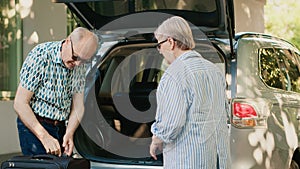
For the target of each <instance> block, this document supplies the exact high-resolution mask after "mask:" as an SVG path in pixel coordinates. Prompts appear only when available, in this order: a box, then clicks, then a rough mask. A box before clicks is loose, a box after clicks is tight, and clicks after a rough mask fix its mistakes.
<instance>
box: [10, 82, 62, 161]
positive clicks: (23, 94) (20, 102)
mask: <svg viewBox="0 0 300 169" xmlns="http://www.w3.org/2000/svg"><path fill="white" fill-rule="evenodd" d="M33 94H34V93H33V92H31V91H29V90H27V89H25V88H24V87H22V86H21V84H20V85H19V87H18V90H17V93H16V97H15V100H14V109H15V111H16V112H17V114H18V116H19V118H20V119H21V121H22V122H23V123H24V124H25V126H26V127H27V128H28V129H29V130H30V131H31V132H33V134H34V135H35V136H36V137H37V138H38V139H39V140H40V141H41V142H42V144H43V146H44V148H45V150H46V152H47V153H51V154H55V155H59V156H60V155H61V150H60V145H59V142H58V140H56V139H55V138H53V137H52V136H51V135H50V134H49V133H48V132H47V131H46V130H45V129H44V127H43V126H42V125H41V124H40V123H39V121H38V120H37V118H36V117H35V115H34V113H33V111H32V109H31V107H30V104H29V103H30V99H31V98H32V96H33Z"/></svg>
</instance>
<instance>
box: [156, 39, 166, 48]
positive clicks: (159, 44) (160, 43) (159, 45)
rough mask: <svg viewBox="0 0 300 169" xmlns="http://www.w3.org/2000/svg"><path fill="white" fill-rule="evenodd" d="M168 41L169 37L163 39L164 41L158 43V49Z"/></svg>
mask: <svg viewBox="0 0 300 169" xmlns="http://www.w3.org/2000/svg"><path fill="white" fill-rule="evenodd" d="M167 41H168V39H166V40H163V41H161V42H159V43H157V45H156V48H157V49H158V50H160V47H161V45H162V44H163V43H165V42H167Z"/></svg>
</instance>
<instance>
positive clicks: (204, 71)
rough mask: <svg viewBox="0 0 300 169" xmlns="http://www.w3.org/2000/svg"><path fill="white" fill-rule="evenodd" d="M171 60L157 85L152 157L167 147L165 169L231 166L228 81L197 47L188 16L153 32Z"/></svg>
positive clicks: (171, 20)
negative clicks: (187, 19)
mask: <svg viewBox="0 0 300 169" xmlns="http://www.w3.org/2000/svg"><path fill="white" fill-rule="evenodd" d="M155 37H156V39H157V41H158V44H157V45H156V47H157V49H158V50H159V52H160V53H161V54H162V55H163V56H164V59H165V60H166V61H167V62H168V63H169V64H170V66H169V67H168V68H167V70H166V71H165V72H164V74H163V76H162V78H161V81H160V82H159V86H158V88H157V93H156V98H157V110H156V117H155V122H154V123H153V124H152V126H151V132H152V134H153V137H152V143H151V145H150V155H151V156H152V157H153V158H154V159H157V156H156V154H157V153H160V151H161V150H162V151H163V163H164V169H186V168H188V169H216V168H217V167H219V168H220V169H221V168H222V169H229V168H230V153H229V136H228V129H227V123H226V121H227V98H226V94H225V89H226V83H225V78H224V74H223V73H222V71H221V70H220V69H219V68H218V67H217V66H216V65H214V64H213V63H212V62H210V61H208V60H206V59H204V58H203V57H202V56H201V54H200V53H198V52H197V51H195V50H193V48H194V47H195V42H194V39H193V35H192V30H191V28H190V26H189V24H188V22H187V21H186V20H184V19H183V18H181V17H178V16H173V17H171V18H169V19H167V20H165V21H164V22H163V23H162V24H161V25H160V26H159V27H158V28H157V29H156V31H155Z"/></svg>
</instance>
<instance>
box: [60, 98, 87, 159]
mask: <svg viewBox="0 0 300 169" xmlns="http://www.w3.org/2000/svg"><path fill="white" fill-rule="evenodd" d="M83 98H84V97H83V93H75V94H74V96H73V99H72V100H73V101H72V107H71V114H70V117H69V122H68V126H67V130H66V134H65V136H64V142H63V147H64V148H65V153H66V154H67V155H69V156H70V155H72V152H73V148H74V142H73V136H74V133H75V131H76V129H77V127H78V125H79V123H80V121H81V119H82V117H83V113H84V104H83Z"/></svg>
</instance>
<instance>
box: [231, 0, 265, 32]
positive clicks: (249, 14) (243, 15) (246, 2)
mask: <svg viewBox="0 0 300 169" xmlns="http://www.w3.org/2000/svg"><path fill="white" fill-rule="evenodd" d="M265 5H266V0H234V8H235V10H234V15H235V32H260V33H264V30H265V26H264V25H265V22H264V6H265Z"/></svg>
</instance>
